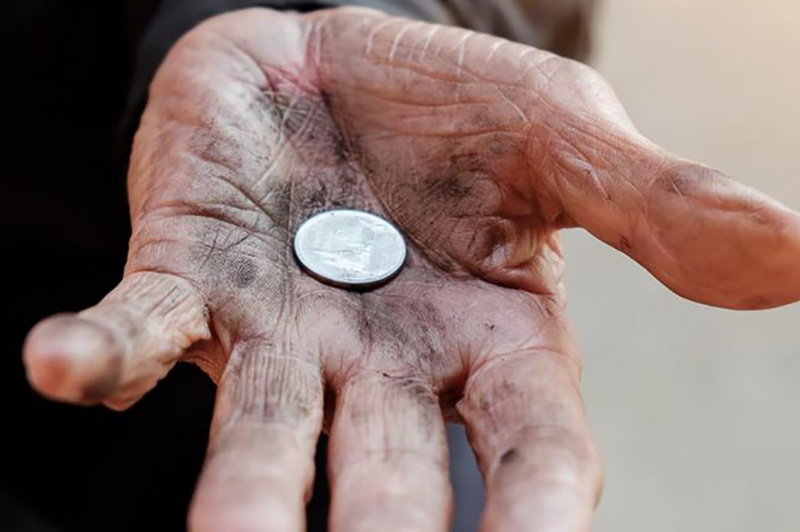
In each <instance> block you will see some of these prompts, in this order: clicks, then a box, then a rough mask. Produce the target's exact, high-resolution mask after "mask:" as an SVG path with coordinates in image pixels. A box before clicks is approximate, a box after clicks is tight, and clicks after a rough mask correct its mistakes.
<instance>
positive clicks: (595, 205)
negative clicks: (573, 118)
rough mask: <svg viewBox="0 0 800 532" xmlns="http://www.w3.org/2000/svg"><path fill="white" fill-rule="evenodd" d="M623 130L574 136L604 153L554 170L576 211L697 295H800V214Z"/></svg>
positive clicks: (782, 299)
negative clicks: (578, 168) (583, 164)
mask: <svg viewBox="0 0 800 532" xmlns="http://www.w3.org/2000/svg"><path fill="white" fill-rule="evenodd" d="M612 131H613V130H612ZM620 131H623V130H621V129H617V130H616V132H615V133H614V137H615V138H613V140H608V139H607V138H604V139H601V138H600V137H599V136H598V135H597V133H596V132H595V133H593V134H592V135H585V136H581V135H575V136H573V138H576V139H577V140H578V141H582V142H586V143H587V144H592V143H594V144H595V146H588V147H586V148H583V149H582V150H581V151H582V152H583V153H599V154H602V157H598V160H599V161H600V163H599V164H596V165H594V164H591V163H590V164H589V165H587V166H588V167H591V170H586V168H584V169H583V171H582V172H569V173H568V174H569V175H562V176H559V177H557V178H555V179H556V182H555V183H554V186H555V187H556V190H557V196H558V197H559V199H560V201H561V207H562V209H563V210H564V211H565V212H566V214H567V215H568V217H569V218H571V219H572V220H574V221H575V222H576V223H577V224H578V225H580V226H582V227H584V228H586V229H587V230H588V231H590V232H591V233H592V234H593V235H595V236H596V237H597V238H599V239H601V240H602V241H604V242H605V243H607V244H609V245H611V246H614V247H615V248H617V249H619V250H620V251H622V252H624V253H625V254H627V255H628V256H630V257H631V258H632V259H634V260H635V261H637V262H638V263H639V264H641V265H642V266H644V267H645V268H646V269H647V270H648V271H650V273H652V274H653V275H654V276H655V277H657V278H658V279H659V280H660V281H661V282H662V283H664V284H665V285H666V286H667V287H669V288H670V289H671V290H673V291H674V292H676V293H678V294H679V295H681V296H683V297H686V298H688V299H691V300H693V301H697V302H700V303H706V304H709V305H715V306H719V307H727V308H734V309H759V308H769V307H775V306H779V305H784V304H787V303H791V302H794V301H797V300H798V299H800V215H798V214H797V213H796V212H793V211H791V210H790V209H788V208H786V207H784V206H783V205H781V204H780V203H778V202H776V201H775V200H773V199H771V198H769V197H767V196H765V195H764V194H762V193H760V192H758V191H756V190H753V189H751V188H749V187H747V186H744V185H742V184H740V183H737V182H736V181H733V180H732V179H730V178H728V177H727V176H725V175H724V174H722V173H721V172H718V171H716V170H713V169H711V168H708V167H706V166H703V165H701V164H698V163H694V162H691V161H687V160H685V159H681V158H679V157H676V156H674V155H671V154H669V153H667V152H665V151H664V150H662V149H661V148H659V147H657V146H655V145H654V144H653V143H651V142H650V141H648V140H647V139H644V138H642V137H640V136H638V133H635V131H632V130H631V129H630V128H625V129H624V133H622V132H620ZM581 137H582V138H581Z"/></svg>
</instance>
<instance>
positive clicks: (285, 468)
mask: <svg viewBox="0 0 800 532" xmlns="http://www.w3.org/2000/svg"><path fill="white" fill-rule="evenodd" d="M129 192H130V204H131V216H132V221H133V235H132V238H131V241H130V253H129V257H128V264H127V267H126V271H125V277H124V279H123V281H122V282H121V284H120V285H119V286H118V287H117V288H116V289H115V290H114V291H113V292H111V293H110V294H109V295H108V296H107V298H105V299H104V300H103V301H102V302H100V303H99V304H98V305H97V306H95V307H93V308H90V309H88V310H86V311H84V312H81V313H79V314H76V315H59V316H55V317H52V318H49V319H47V320H45V321H43V322H42V323H40V324H39V325H38V326H37V327H36V328H35V329H34V330H33V331H32V333H31V335H30V336H29V338H28V341H27V343H26V347H25V359H26V364H27V368H28V373H29V377H30V379H31V381H32V383H33V384H34V385H35V386H36V387H37V388H38V389H39V390H40V391H41V392H43V393H44V394H46V395H48V396H50V397H53V398H56V399H60V400H66V401H71V402H77V403H96V402H103V403H105V404H107V405H108V406H110V407H112V408H125V407H127V406H129V405H130V404H132V403H133V402H134V401H136V400H137V399H138V398H139V397H141V395H143V394H144V393H145V392H147V391H148V390H149V389H150V388H152V387H153V386H154V385H155V383H156V381H157V380H158V379H160V378H161V377H163V376H164V375H165V374H166V372H167V371H168V370H169V369H170V368H171V367H172V366H173V365H174V363H175V362H177V361H178V360H181V359H183V360H189V361H192V362H195V363H197V364H198V365H200V367H202V368H203V369H204V370H205V371H206V372H207V373H208V374H209V375H210V376H211V377H212V378H213V379H214V380H215V381H216V382H217V383H218V385H219V391H218V397H217V405H216V411H215V415H214V421H213V426H212V429H211V440H210V446H209V451H208V456H207V461H206V464H205V467H204V470H203V473H202V476H201V479H200V481H199V485H198V488H197V492H196V495H195V499H194V502H193V506H192V511H191V515H190V526H191V528H192V529H193V530H195V531H204V530H276V531H293V530H300V529H302V528H303V526H304V525H303V507H304V500H305V499H304V498H305V497H306V496H307V495H308V490H309V487H310V485H311V480H312V476H313V474H314V471H313V469H314V461H313V452H314V449H315V443H316V440H317V438H318V436H319V433H320V431H321V430H322V429H323V428H325V429H326V430H329V431H330V438H331V439H330V449H329V453H330V457H329V469H330V470H329V472H328V473H329V476H330V482H331V485H332V493H333V495H332V503H331V504H332V508H331V528H332V530H335V531H358V530H444V529H445V528H446V526H447V523H448V520H449V516H450V512H451V488H450V486H449V484H448V479H447V470H446V469H447V450H446V441H445V433H444V422H445V420H446V419H450V420H457V421H460V422H463V423H465V424H466V426H467V429H468V434H469V437H470V441H471V444H472V446H473V448H474V450H475V452H476V455H477V457H478V461H479V464H480V468H481V470H482V472H483V474H484V477H485V479H486V484H487V497H488V498H487V505H486V509H485V512H484V518H483V525H484V527H485V528H486V529H487V530H502V531H514V530H533V531H540V530H541V531H544V530H547V531H554V530H558V531H563V532H568V531H584V530H588V529H589V527H590V520H591V513H592V509H593V507H594V505H595V503H596V500H597V498H598V495H599V491H600V485H601V472H600V466H599V463H598V459H597V455H596V452H595V449H594V447H593V444H592V440H591V437H590V434H589V430H588V426H587V422H586V416H585V413H584V410H583V406H582V402H581V399H580V395H579V378H580V367H581V362H580V356H579V353H578V349H577V347H576V344H575V338H574V333H573V331H572V328H571V326H570V324H569V321H568V320H567V317H566V314H565V292H564V287H563V285H562V271H563V262H564V261H563V254H562V251H561V248H560V247H559V243H558V238H557V232H558V231H559V230H560V229H563V228H567V227H574V226H579V227H583V228H585V229H587V230H588V231H590V232H591V233H592V234H594V235H595V236H596V237H598V238H600V239H601V240H603V241H605V242H606V243H608V244H610V245H612V246H615V247H617V248H619V249H620V250H621V251H623V252H625V253H626V254H628V255H629V256H631V257H632V258H633V259H634V260H636V261H638V262H639V263H641V264H642V265H643V266H644V267H645V268H647V269H648V270H649V271H650V272H652V273H653V274H654V275H655V276H656V277H657V278H658V279H660V280H661V281H662V282H664V283H665V284H666V285H667V286H669V287H670V288H671V289H672V290H674V291H675V292H677V293H678V294H680V295H682V296H685V297H687V298H689V299H692V300H695V301H699V302H703V303H708V304H712V305H718V306H724V307H731V308H763V307H769V306H776V305H781V304H785V303H789V302H791V301H794V300H795V299H797V298H798V296H800V274H798V271H800V270H799V269H798V268H796V263H797V260H798V258H800V238H799V235H798V218H797V215H795V214H794V213H792V212H791V211H789V210H787V209H785V208H784V207H782V206H780V205H779V204H778V203H776V202H774V201H772V200H770V199H768V198H766V197H764V196H762V195H760V194H758V193H756V192H755V191H752V190H750V189H748V188H746V187H744V186H742V185H739V184H737V183H735V182H734V181H732V180H729V179H728V178H726V177H725V176H723V175H722V174H720V173H718V172H716V171H713V170H711V169H709V168H706V167H704V166H701V165H699V164H696V163H692V162H690V161H686V160H683V159H680V158H678V157H676V156H673V155H671V154H669V153H667V152H665V151H664V150H662V149H660V148H659V147H657V146H655V145H654V144H652V143H651V142H650V141H648V140H647V139H645V138H644V137H643V136H641V135H640V134H639V133H638V132H637V130H636V129H635V128H634V126H633V125H632V124H631V122H630V121H629V119H628V118H627V117H626V115H625V113H624V111H623V109H622V107H621V106H620V104H619V103H618V101H617V100H616V98H615V97H614V95H613V93H612V92H611V90H610V89H609V88H608V86H607V85H606V84H605V82H604V81H602V79H601V78H600V77H599V76H598V75H597V74H596V73H594V72H593V71H592V70H591V69H589V68H588V67H585V66H583V65H580V64H578V63H575V62H572V61H569V60H566V59H562V58H560V57H557V56H554V55H551V54H548V53H546V52H542V51H539V50H536V49H533V48H529V47H526V46H522V45H518V44H514V43H511V42H508V41H504V40H501V39H498V38H494V37H491V36H488V35H483V34H478V33H474V32H469V31H466V30H463V29H458V28H450V27H444V26H437V25H431V24H426V23H422V22H414V21H409V20H406V19H400V18H393V17H389V16H385V15H383V14H380V13H378V12H374V11H367V10H360V9H336V10H329V11H321V12H317V13H315V14H312V15H304V16H300V15H294V14H279V13H275V12H272V11H269V10H249V11H242V12H237V13H233V14H228V15H224V16H221V17H217V18H215V19H211V20H210V21H207V22H206V23H204V24H202V25H201V26H200V27H198V28H197V29H195V30H193V31H192V32H191V33H190V34H188V35H187V36H186V37H184V38H183V39H182V40H181V41H180V42H179V43H178V44H177V45H176V46H175V48H174V49H173V50H172V51H171V53H170V54H169V56H168V58H167V59H166V60H165V62H164V64H163V65H162V66H161V68H160V70H159V72H158V74H157V76H156V79H155V81H154V83H153V85H152V87H151V94H150V101H149V104H148V107H147V110H146V111H145V114H144V116H143V119H142V122H141V126H140V129H139V131H138V133H137V136H136V140H135V145H134V149H133V156H132V161H131V166H130V172H129ZM341 207H344V208H353V209H361V210H365V211H369V212H373V213H376V214H379V215H380V216H383V217H385V218H386V219H388V220H390V221H392V222H393V223H394V224H396V225H397V226H398V227H399V228H400V229H401V230H402V231H403V233H404V235H405V237H406V238H407V241H408V244H409V257H408V261H407V264H406V267H405V268H404V270H403V271H402V272H401V273H400V275H399V276H398V277H397V278H396V279H395V280H393V281H392V282H391V283H389V284H387V285H385V286H383V287H380V288H378V289H376V290H373V291H368V292H365V293H354V292H347V291H344V290H341V289H338V288H333V287H329V286H326V285H324V284H321V283H320V282H318V281H317V280H315V279H313V278H311V277H309V276H307V275H305V274H303V273H302V272H301V271H300V270H299V269H298V267H297V265H296V263H295V261H294V259H293V256H292V250H291V239H292V235H293V233H294V231H295V230H296V228H297V227H298V225H299V224H300V223H302V222H303V221H304V220H306V219H307V218H308V217H310V216H312V215H314V214H316V213H319V212H322V211H325V210H329V209H333V208H341ZM620 327H622V324H620Z"/></svg>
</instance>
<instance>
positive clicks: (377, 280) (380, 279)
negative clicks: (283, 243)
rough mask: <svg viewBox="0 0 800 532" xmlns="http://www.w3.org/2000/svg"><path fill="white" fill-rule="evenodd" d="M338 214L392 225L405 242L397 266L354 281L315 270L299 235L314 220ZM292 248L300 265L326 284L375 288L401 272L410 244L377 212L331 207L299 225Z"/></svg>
mask: <svg viewBox="0 0 800 532" xmlns="http://www.w3.org/2000/svg"><path fill="white" fill-rule="evenodd" d="M337 214H354V215H357V216H367V217H370V218H375V219H376V220H379V221H380V222H382V223H384V224H386V225H388V226H389V227H391V228H392V229H393V230H394V231H395V233H396V234H397V236H398V237H400V242H402V244H403V250H402V254H401V256H400V258H399V260H398V261H397V264H396V266H395V267H394V268H393V269H391V270H389V271H388V273H386V274H384V275H381V276H377V277H370V278H369V279H367V280H364V281H355V282H352V281H340V280H336V279H331V278H329V277H325V276H324V275H322V274H321V273H318V272H316V271H314V269H313V268H312V267H311V266H310V261H307V260H305V259H304V258H303V256H302V253H301V250H300V246H299V245H298V243H299V237H300V235H301V233H302V232H303V230H304V229H305V230H306V231H308V230H309V229H307V228H308V227H309V226H310V225H311V223H312V222H313V221H317V222H319V218H321V217H323V216H335V215H337ZM292 250H293V252H294V253H293V254H294V256H295V259H296V260H297V262H298V263H299V265H300V266H301V267H302V269H303V270H304V271H306V272H307V273H308V274H309V275H311V276H312V277H314V278H315V279H317V280H318V281H321V282H323V283H325V284H329V285H332V286H336V287H341V288H362V289H363V288H373V287H376V286H379V285H383V284H384V283H386V282H388V281H390V280H391V279H392V278H394V277H395V276H397V274H399V273H400V272H401V271H402V269H403V266H404V265H405V263H406V260H407V258H408V244H407V243H406V240H405V238H404V237H403V233H402V232H401V231H400V229H398V227H397V226H396V225H394V224H393V223H391V222H390V221H389V220H387V219H385V218H383V217H381V216H378V215H377V214H374V213H371V212H367V211H359V210H357V209H331V210H327V211H322V212H318V213H317V214H315V215H313V216H311V217H309V218H307V219H306V220H305V221H304V222H303V223H301V224H300V225H299V226H298V228H297V231H295V234H294V238H293V239H292Z"/></svg>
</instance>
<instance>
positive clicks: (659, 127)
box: [564, 0, 800, 532]
mask: <svg viewBox="0 0 800 532" xmlns="http://www.w3.org/2000/svg"><path fill="white" fill-rule="evenodd" d="M600 15H601V16H600V18H599V21H598V22H599V24H598V27H597V28H596V37H597V39H596V42H597V45H598V46H597V48H596V53H595V57H594V64H595V66H596V67H598V68H599V70H600V71H601V72H603V74H604V75H605V76H606V77H607V78H608V79H609V80H610V82H611V84H612V85H613V86H614V87H615V88H616V90H617V92H618V94H619V96H620V98H621V99H622V101H623V103H624V104H625V105H626V107H627V109H628V110H629V112H630V115H631V116H632V118H633V119H634V121H635V122H636V123H637V125H638V126H639V128H640V129H641V130H642V131H643V132H644V133H645V134H647V135H648V136H650V137H651V138H652V139H653V140H655V141H657V142H659V143H661V144H662V145H664V146H665V147H667V148H668V149H671V150H673V151H675V152H677V153H680V154H681V155H683V156H686V157H690V158H693V159H696V160H699V161H702V162H705V163H707V164H710V165H712V166H715V167H717V168H719V169H721V170H723V171H725V172H727V173H728V174H730V175H731V176H733V177H735V178H737V179H739V180H740V181H743V182H745V183H747V184H750V185H752V186H755V187H758V188H760V189H762V190H764V191H765V192H767V193H769V194H771V195H773V196H775V197H777V198H779V199H781V200H782V201H783V202H784V203H786V204H788V205H790V206H791V207H793V208H795V209H798V208H800V181H798V180H800V104H798V98H800V2H798V0H761V1H758V2H755V1H744V0H605V4H604V6H603V7H602V9H601V14H600ZM564 241H565V244H566V250H567V258H568V272H567V282H568V291H569V293H570V296H571V313H572V316H573V318H574V320H575V322H576V324H577V327H578V331H579V335H580V339H581V344H582V346H583V350H584V353H585V360H586V371H585V374H584V390H585V394H586V401H587V405H588V409H589V415H590V418H591V422H592V426H593V428H594V431H595V433H596V436H597V439H598V442H599V447H600V451H601V453H602V455H603V458H604V462H605V468H606V490H605V494H604V497H603V502H602V504H601V507H600V509H599V510H598V514H597V527H596V530H597V531H598V532H628V531H630V532H642V531H647V532H661V531H664V532H667V531H669V532H677V531H680V532H683V531H702V532H715V531H725V532H739V531H741V532H754V531H758V532H761V531H779V532H782V531H787V532H789V531H798V530H800V482H798V479H800V305H795V306H792V307H789V308H784V309H780V310H773V311H766V312H757V313H737V312H731V311H723V310H716V309H712V308H707V307H703V306H700V305H697V304H693V303H689V302H686V301H683V300H681V299H680V298H678V297H677V296H675V295H673V294H671V293H670V292H669V291H667V290H666V289H665V288H663V287H662V286H660V285H659V284H658V283H657V282H656V281H654V280H653V279H651V278H649V277H648V275H647V274H646V273H645V272H644V271H643V270H640V269H639V268H638V266H637V265H636V264H634V263H633V262H632V261H630V260H628V259H626V258H625V257H622V256H620V255H618V254H616V253H615V252H614V251H613V250H610V249H608V248H605V247H603V246H602V245H600V244H598V243H596V242H594V241H592V240H591V239H590V238H589V237H588V236H587V235H586V234H584V233H581V232H577V231H572V232H568V233H567V234H565V235H564ZM798 267H800V264H798Z"/></svg>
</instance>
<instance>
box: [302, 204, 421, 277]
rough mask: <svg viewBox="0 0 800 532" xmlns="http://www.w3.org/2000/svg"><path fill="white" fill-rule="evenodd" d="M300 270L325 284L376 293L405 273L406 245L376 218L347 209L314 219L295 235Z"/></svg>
mask: <svg viewBox="0 0 800 532" xmlns="http://www.w3.org/2000/svg"><path fill="white" fill-rule="evenodd" d="M294 252H295V256H296V257H297V260H298V261H299V262H300V265H301V266H302V267H303V268H304V269H305V270H306V271H307V272H308V273H310V274H311V275H313V276H314V277H316V278H317V279H319V280H320V281H322V282H325V283H328V284H331V285H334V286H339V287H344V288H354V289H366V288H373V287H375V286H378V285H380V284H383V283H385V282H387V281H389V280H390V279H392V278H393V277H394V276H395V275H397V273H398V272H399V271H400V270H401V269H402V268H403V264H404V263H405V260H406V243H405V241H404V240H403V235H401V234H400V231H398V230H397V228H396V227H395V226H393V225H392V224H390V223H389V222H387V221H386V220H384V219H383V218H380V217H378V216H375V215H374V214H369V213H366V212H362V211H355V210H349V209H342V210H335V211H326V212H323V213H320V214H317V215H315V216H312V217H311V218H309V219H308V220H306V221H305V222H303V224H302V225H301V226H300V228H299V229H298V230H297V233H296V234H295V235H294Z"/></svg>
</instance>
